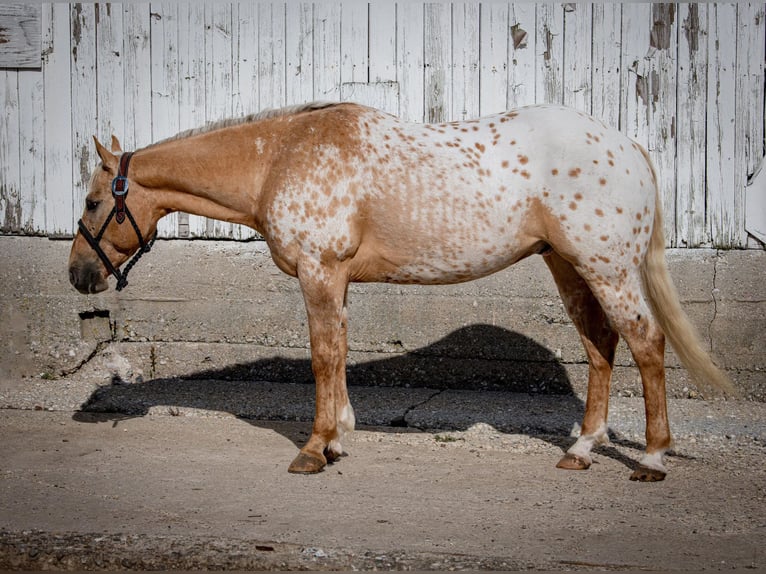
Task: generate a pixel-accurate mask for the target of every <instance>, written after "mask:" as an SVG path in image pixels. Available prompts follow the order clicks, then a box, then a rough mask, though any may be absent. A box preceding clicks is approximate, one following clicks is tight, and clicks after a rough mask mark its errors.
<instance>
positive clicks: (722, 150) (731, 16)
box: [706, 4, 738, 246]
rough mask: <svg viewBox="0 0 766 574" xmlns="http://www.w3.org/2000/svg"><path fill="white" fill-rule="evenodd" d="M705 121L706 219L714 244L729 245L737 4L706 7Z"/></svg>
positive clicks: (732, 222) (734, 177)
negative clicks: (706, 93) (706, 91)
mask: <svg viewBox="0 0 766 574" xmlns="http://www.w3.org/2000/svg"><path fill="white" fill-rule="evenodd" d="M708 23H709V24H708V26H709V32H708V67H707V75H708V82H707V85H708V98H707V99H708V104H707V105H708V120H707V178H706V180H707V195H708V202H707V204H708V214H707V215H708V221H709V224H710V233H711V239H712V241H713V245H715V246H723V245H731V244H732V242H733V240H734V237H732V236H731V230H732V229H733V228H734V227H735V221H736V219H735V210H736V207H737V206H736V193H735V189H734V187H735V185H734V182H735V181H736V180H737V167H736V162H735V146H736V140H737V139H738V136H737V133H736V123H735V118H736V111H735V102H736V72H737V69H736V62H737V44H736V42H732V41H730V39H731V38H736V37H737V34H738V30H737V6H736V5H732V4H712V5H710V7H709V9H708Z"/></svg>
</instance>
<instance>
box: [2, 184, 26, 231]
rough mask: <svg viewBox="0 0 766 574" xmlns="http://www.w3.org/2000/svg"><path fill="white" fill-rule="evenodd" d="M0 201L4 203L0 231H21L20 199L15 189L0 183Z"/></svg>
mask: <svg viewBox="0 0 766 574" xmlns="http://www.w3.org/2000/svg"><path fill="white" fill-rule="evenodd" d="M0 201H2V202H3V203H5V214H4V217H3V224H2V227H0V231H2V232H3V233H13V232H18V231H21V201H19V192H18V190H17V189H14V188H12V187H9V186H7V185H5V184H0Z"/></svg>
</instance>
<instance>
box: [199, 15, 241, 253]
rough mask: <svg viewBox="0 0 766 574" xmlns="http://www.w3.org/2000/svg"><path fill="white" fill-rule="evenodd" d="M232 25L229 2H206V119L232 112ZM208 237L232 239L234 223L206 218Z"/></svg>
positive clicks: (224, 116)
mask: <svg viewBox="0 0 766 574" xmlns="http://www.w3.org/2000/svg"><path fill="white" fill-rule="evenodd" d="M232 27H233V21H232V5H231V4H205V66H206V74H205V79H206V87H205V92H206V97H205V101H206V112H205V116H206V119H207V121H208V122H214V121H218V120H222V119H225V118H228V117H230V116H231V115H232V108H233V102H232V98H231V93H232V81H233V64H232V44H231V38H232ZM207 236H208V237H211V238H234V237H235V228H234V225H233V224H231V223H226V222H224V221H218V220H213V219H208V220H207Z"/></svg>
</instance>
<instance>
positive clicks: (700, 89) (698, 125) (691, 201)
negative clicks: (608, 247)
mask: <svg viewBox="0 0 766 574" xmlns="http://www.w3.org/2000/svg"><path fill="white" fill-rule="evenodd" d="M707 8H708V5H707V4H701V3H690V4H680V5H679V13H678V21H679V22H680V23H681V29H680V31H679V32H680V33H679V35H678V38H679V46H678V120H677V122H676V126H677V127H676V137H677V139H678V141H679V142H682V145H679V146H678V165H677V171H676V203H677V205H676V233H677V241H678V246H679V247H699V246H700V245H705V244H709V242H710V237H709V235H708V234H707V233H706V226H705V145H706V139H705V130H706V121H705V120H706V105H707V85H706V83H705V77H706V73H707V38H706V36H705V31H706V30H707Z"/></svg>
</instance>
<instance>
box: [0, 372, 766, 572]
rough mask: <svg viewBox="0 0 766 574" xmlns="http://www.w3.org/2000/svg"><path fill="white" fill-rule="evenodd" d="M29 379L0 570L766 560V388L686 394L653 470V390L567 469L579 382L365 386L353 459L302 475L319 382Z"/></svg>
mask: <svg viewBox="0 0 766 574" xmlns="http://www.w3.org/2000/svg"><path fill="white" fill-rule="evenodd" d="M26 383H28V384H24V385H20V384H19V383H18V382H16V383H15V384H14V385H5V386H4V387H0V406H2V407H4V408H2V409H0V432H1V433H2V437H3V440H2V442H1V443H0V569H21V568H24V569H47V568H55V569H136V570H142V569H203V568H207V569H313V570H323V569H373V568H376V569H422V570H434V569H497V570H529V569H536V570H540V569H542V570H594V569H595V570H616V571H624V570H631V569H632V570H641V571H643V570H656V569H661V570H674V571H685V570H699V569H705V570H713V571H717V570H721V571H731V570H736V569H745V570H751V569H761V568H766V556H765V554H766V553H764V551H763V539H764V536H765V535H766V504H765V503H766V463H764V460H765V459H764V454H766V405H764V404H762V403H750V402H731V401H728V402H723V401H713V402H705V401H699V400H674V401H671V403H670V413H671V422H672V424H673V429H674V433H675V436H676V439H677V443H676V447H675V450H674V452H673V453H672V454H671V455H670V456H669V457H668V460H667V464H668V467H669V471H670V472H669V475H668V478H667V479H666V480H665V481H664V482H662V483H655V484H638V483H634V482H630V481H629V480H628V476H629V475H630V472H631V468H632V466H633V464H634V461H636V460H637V459H638V458H639V457H640V449H641V448H642V444H643V439H642V436H641V435H642V433H643V404H642V402H641V399H639V398H626V397H614V398H613V399H612V403H611V423H612V427H613V432H612V435H613V443H612V444H611V445H608V446H605V447H600V448H599V449H598V450H597V451H596V453H595V457H594V458H595V461H594V465H593V466H592V467H591V469H590V470H588V471H586V472H567V471H561V470H557V469H555V468H554V465H555V463H556V461H557V460H558V458H559V457H560V456H561V454H562V451H563V449H565V448H566V447H567V446H568V445H569V444H571V443H572V441H573V440H574V439H573V438H572V436H571V435H572V434H573V430H574V432H576V422H577V421H578V420H579V419H580V417H581V414H582V401H581V400H580V399H578V398H577V397H571V396H570V397H553V396H534V395H519V394H512V393H500V392H493V393H490V392H483V393H482V392H470V391H451V390H440V391H433V390H429V389H375V388H353V389H352V390H351V392H352V398H353V401H354V404H355V408H356V410H357V414H358V419H359V421H360V427H361V428H360V430H358V431H357V432H355V433H353V434H352V435H351V436H350V437H349V440H348V442H347V449H348V451H349V452H350V456H348V457H345V458H343V459H341V460H340V461H339V462H338V463H336V464H335V465H332V466H329V467H328V468H327V469H326V471H325V472H323V473H321V474H320V475H317V476H309V477H305V476H295V475H289V474H288V473H287V472H286V469H287V465H288V464H289V462H290V460H292V457H293V456H294V455H295V453H296V452H297V447H298V445H300V444H302V442H303V441H304V440H306V438H307V437H308V432H309V430H310V425H309V424H307V423H306V422H305V421H306V420H309V418H310V416H311V407H310V405H311V400H310V397H311V393H312V392H313V389H312V388H311V387H310V386H304V385H284V384H280V385H276V384H273V383H272V384H270V383H243V382H241V381H239V382H238V381H212V380H208V381H187V380H180V379H176V380H159V381H150V382H147V383H139V384H131V385H125V384H110V385H106V386H103V387H99V386H98V385H96V384H95V383H94V382H93V381H90V382H89V381H85V380H79V379H71V380H62V381H54V382H51V381H44V382H36V381H34V380H28V381H26ZM38 383H39V384H38ZM42 383H44V384H42ZM11 388H13V389H16V391H14V392H11V391H10V390H8V389H11ZM20 388H23V392H20V391H19V390H18V389H20ZM3 389H5V391H3ZM81 405H85V406H84V408H85V409H86V411H85V412H83V410H82V409H81V408H80V407H81ZM392 422H394V423H396V424H397V425H398V426H391V423H392ZM403 425H406V426H403Z"/></svg>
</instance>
